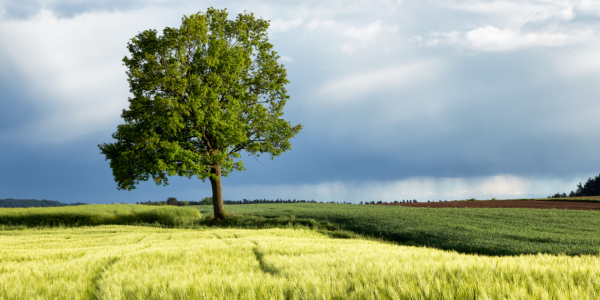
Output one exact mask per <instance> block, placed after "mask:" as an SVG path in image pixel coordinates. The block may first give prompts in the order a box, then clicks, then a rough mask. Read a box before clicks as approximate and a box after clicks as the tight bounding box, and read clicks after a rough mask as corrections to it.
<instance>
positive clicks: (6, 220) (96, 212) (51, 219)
mask: <svg viewBox="0 0 600 300" xmlns="http://www.w3.org/2000/svg"><path fill="white" fill-rule="evenodd" d="M201 221H202V219H201V215H200V213H199V212H198V210H196V209H193V208H189V207H185V208H182V207H172V206H171V207H166V206H145V205H130V204H104V205H102V204H101V205H82V206H66V207H36V208H0V227H1V226H8V227H14V226H26V227H36V226H90V225H109V224H120V225H127V224H157V225H161V226H181V225H193V224H194V223H195V224H198V223H200V222H201Z"/></svg>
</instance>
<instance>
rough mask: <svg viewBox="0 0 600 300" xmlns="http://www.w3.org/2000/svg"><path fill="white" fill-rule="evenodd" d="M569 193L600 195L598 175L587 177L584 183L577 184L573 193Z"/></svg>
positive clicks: (599, 176) (599, 177)
mask: <svg viewBox="0 0 600 300" xmlns="http://www.w3.org/2000/svg"><path fill="white" fill-rule="evenodd" d="M571 194H575V196H600V175H598V176H596V177H594V178H592V177H590V178H588V181H586V183H585V184H584V185H581V182H580V183H579V184H577V191H575V193H573V192H571Z"/></svg>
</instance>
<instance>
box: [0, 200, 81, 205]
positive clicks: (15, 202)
mask: <svg viewBox="0 0 600 300" xmlns="http://www.w3.org/2000/svg"><path fill="white" fill-rule="evenodd" d="M86 204H87V203H81V202H77V203H69V204H65V203H61V202H58V201H52V200H35V199H13V198H8V199H0V207H56V206H74V205H86Z"/></svg>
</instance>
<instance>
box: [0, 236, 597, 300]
mask: <svg viewBox="0 0 600 300" xmlns="http://www.w3.org/2000/svg"><path fill="white" fill-rule="evenodd" d="M0 245H1V246H0V299H598V298H600V282H599V281H598V278H600V257H598V255H588V256H575V257H573V256H554V255H520V256H507V257H489V256H480V255H466V254H459V253H457V252H453V251H441V250H436V249H431V248H424V247H413V246H399V245H395V244H391V243H381V242H376V241H370V240H362V239H331V238H329V237H327V236H326V235H322V234H320V233H319V232H317V231H314V230H302V229H297V230H291V229H278V228H277V229H266V230H244V229H209V230H205V229H201V230H190V229H174V228H171V229H168V228H156V227H147V226H146V227H139V226H114V225H111V226H96V227H73V228H33V229H25V230H11V231H6V230H5V231H2V230H0Z"/></svg>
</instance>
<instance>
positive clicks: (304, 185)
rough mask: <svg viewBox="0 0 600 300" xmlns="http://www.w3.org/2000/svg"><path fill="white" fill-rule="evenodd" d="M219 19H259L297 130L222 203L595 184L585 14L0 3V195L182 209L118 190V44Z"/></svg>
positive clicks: (173, 191)
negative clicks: (112, 152)
mask: <svg viewBox="0 0 600 300" xmlns="http://www.w3.org/2000/svg"><path fill="white" fill-rule="evenodd" d="M211 6H214V7H215V8H227V10H228V11H229V12H230V16H231V17H234V16H235V15H236V14H238V13H241V12H243V11H248V12H253V13H254V14H255V15H256V16H258V17H262V18H264V19H268V20H271V27H270V30H269V32H270V33H269V36H270V40H271V42H272V43H273V45H274V46H275V49H276V51H277V52H278V53H279V54H280V55H281V59H280V60H281V62H282V63H283V64H285V66H286V69H287V70H288V75H289V79H290V84H289V85H288V86H287V88H288V90H289V93H290V96H291V99H290V101H289V102H288V104H287V106H286V109H285V111H286V118H287V119H288V120H289V121H291V122H292V123H293V124H298V123H301V124H302V125H303V126H304V130H303V131H302V132H301V133H300V134H298V136H297V137H296V138H294V139H293V140H292V145H293V149H292V150H291V151H289V152H287V153H285V154H283V155H282V156H280V157H277V158H275V160H273V161H271V160H270V159H269V158H268V157H265V158H262V157H261V158H259V160H260V162H257V161H256V160H255V159H254V158H253V157H247V156H244V162H245V164H246V167H247V169H248V170H246V171H244V172H241V173H240V172H236V173H233V174H231V175H230V176H229V177H227V178H224V179H223V194H224V198H225V199H242V198H247V199H254V198H267V199H272V198H285V199H288V198H290V199H294V198H295V199H315V200H317V201H353V202H359V201H371V200H376V201H377V200H384V201H393V200H401V199H417V200H421V201H427V200H439V199H448V200H449V199H465V198H471V197H475V198H478V199H490V198H492V197H495V198H521V197H545V196H548V195H550V194H553V193H555V192H569V191H571V190H573V189H575V184H576V183H577V182H580V181H585V180H587V178H588V177H591V176H595V175H598V174H599V173H600V151H598V149H600V134H599V133H598V132H599V131H600V117H599V116H600V52H599V50H600V2H598V1H567V0H538V1H533V0H530V1H527V0H525V1H483V0H482V1H477V0H473V1H468V0H465V1H452V0H439V1H434V0H419V1H411V0H402V1H400V0H397V1H392V0H370V1H365V0H359V1H355V0H331V1H317V0H290V1H275V0H265V1H260V0H254V1H216V2H210V1H197V0H194V1H191V0H190V1H187V0H184V1H169V0H149V1H141V0H135V1H120V0H104V1H97V0H83V1H82V0H0V199H3V198H9V197H11V198H26V199H31V198H34V199H52V200H58V201H62V202H76V201H82V202H87V203H106V202H108V203H111V202H129V203H131V202H133V203H135V202H136V201H146V200H153V201H156V200H165V199H166V198H167V197H169V196H172V197H177V198H178V199H179V200H185V199H187V200H198V199H201V198H203V197H206V196H210V195H211V192H210V184H209V183H208V182H202V181H200V180H198V179H191V180H189V179H185V178H173V179H171V181H170V183H171V184H170V185H169V186H167V187H163V186H156V185H154V184H153V183H152V182H146V183H143V184H141V185H140V186H139V187H138V189H137V190H135V191H131V192H127V191H118V190H117V189H116V183H115V182H114V180H113V177H112V172H111V169H110V167H109V164H108V162H107V161H105V160H104V157H103V156H102V155H101V154H100V153H99V150H98V147H97V145H98V144H100V143H104V142H111V141H112V138H111V134H112V133H113V132H114V131H115V130H116V126H117V125H118V124H120V123H121V122H122V119H121V118H120V114H121V111H122V110H123V109H124V108H126V107H127V105H128V102H127V98H128V97H129V87H128V83H127V81H126V75H125V71H126V69H125V67H124V66H123V65H122V61H121V60H122V59H123V57H125V56H126V55H128V52H127V49H126V45H127V41H128V40H129V39H131V38H132V37H134V36H135V35H136V34H137V33H139V32H141V31H144V30H147V29H157V30H158V31H159V32H160V31H162V29H164V28H165V27H179V26H180V24H181V18H182V16H183V15H189V14H192V13H196V12H198V11H206V8H208V7H211Z"/></svg>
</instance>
